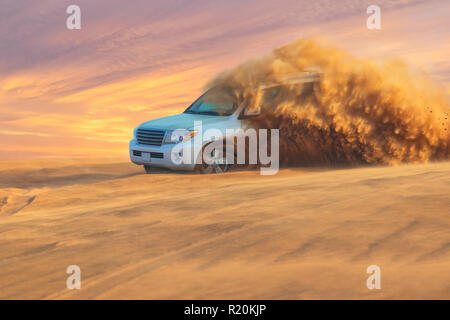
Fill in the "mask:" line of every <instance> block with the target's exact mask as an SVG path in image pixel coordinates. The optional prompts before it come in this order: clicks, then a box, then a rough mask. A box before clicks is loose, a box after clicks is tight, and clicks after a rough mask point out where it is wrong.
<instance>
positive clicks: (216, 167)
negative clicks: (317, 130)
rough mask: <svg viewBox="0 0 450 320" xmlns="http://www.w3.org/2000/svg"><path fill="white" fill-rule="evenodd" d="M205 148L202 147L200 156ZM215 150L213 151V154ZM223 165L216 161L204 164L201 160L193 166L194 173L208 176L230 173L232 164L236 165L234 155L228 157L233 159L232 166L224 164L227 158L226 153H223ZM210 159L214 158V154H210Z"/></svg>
mask: <svg viewBox="0 0 450 320" xmlns="http://www.w3.org/2000/svg"><path fill="white" fill-rule="evenodd" d="M205 148H206V146H204V147H203V149H202V155H203V151H204V150H205ZM214 151H215V150H213V153H214ZM222 155H223V157H222V159H223V163H219V162H218V161H217V162H216V161H214V160H213V162H209V163H208V162H205V161H203V159H202V163H199V164H197V165H196V166H195V172H197V173H201V174H210V173H225V172H228V171H230V170H231V169H232V168H233V167H234V164H235V163H236V159H235V155H234V154H232V155H231V154H230V155H228V157H230V158H231V157H232V158H233V159H234V163H233V164H228V163H226V161H225V160H226V157H227V153H226V151H224V152H223V154H222ZM211 157H212V158H214V154H211Z"/></svg>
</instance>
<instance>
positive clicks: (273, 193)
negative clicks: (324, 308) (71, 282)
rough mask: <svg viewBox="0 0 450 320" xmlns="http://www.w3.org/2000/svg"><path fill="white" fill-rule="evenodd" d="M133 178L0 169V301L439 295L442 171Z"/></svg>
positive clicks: (447, 215) (446, 169) (112, 167)
mask: <svg viewBox="0 0 450 320" xmlns="http://www.w3.org/2000/svg"><path fill="white" fill-rule="evenodd" d="M142 171H143V170H142V168H140V167H137V166H134V165H132V164H129V163H127V162H125V160H102V159H97V160H65V159H59V160H58V159H55V160H32V161H18V162H14V161H0V298H48V299H55V298H57V299H74V298H75V299H78V298H88V299H91V298H97V299H99V298H100V299H101V298H106V299H111V298H113V299H128V298H137V299H144V298H145V299H238V298H239V299H245V298H250V299H303V298H312V299H316V298H331V299H335V298H351V299H359V298H374V299H378V298H388V299H390V298H447V299H449V298H450V272H449V271H450V209H449V208H450V162H445V163H435V164H426V165H410V166H399V167H366V168H355V169H341V170H318V169H314V170H313V169H284V170H281V171H280V172H279V174H277V175H276V176H260V175H259V172H258V171H252V172H234V173H228V174H222V175H193V174H176V173H157V174H154V175H144V174H142ZM73 264H75V265H78V266H80V268H81V273H82V274H81V277H82V282H81V290H68V289H66V278H67V277H68V276H69V275H68V274H66V268H67V266H69V265H73ZM369 265H378V266H380V268H381V289H380V290H368V289H367V287H366V279H367V277H368V276H369V275H368V274H367V273H366V268H367V267H368V266H369Z"/></svg>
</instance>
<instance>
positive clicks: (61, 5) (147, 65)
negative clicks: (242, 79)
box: [0, 0, 450, 159]
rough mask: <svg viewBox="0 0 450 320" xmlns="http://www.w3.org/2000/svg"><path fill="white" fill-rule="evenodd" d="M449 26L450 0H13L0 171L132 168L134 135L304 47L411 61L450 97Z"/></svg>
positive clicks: (0, 112)
mask: <svg viewBox="0 0 450 320" xmlns="http://www.w3.org/2000/svg"><path fill="white" fill-rule="evenodd" d="M72 4H76V5H78V6H79V7H80V8H81V30H69V29H67V27H66V19H67V18H68V16H69V14H67V13H66V8H67V7H68V6H69V5H72ZM372 4H376V5H378V6H379V7H380V8H381V30H369V29H367V27H366V19H367V18H368V16H369V15H368V14H367V13H366V9H367V7H368V6H369V5H372ZM449 17H450V1H447V0H445V1H443V0H437V1H436V0H428V1H426V0H370V1H365V0H341V1H335V0H315V1H304V0H278V1H273V0H151V1H149V0H128V1H124V0H121V1H119V0H95V1H91V0H70V1H67V0H40V1H33V0H2V2H1V3H0V159H22V158H35V157H115V156H127V155H128V142H129V140H130V139H131V137H132V132H133V128H134V127H136V126H137V125H139V124H140V123H142V122H144V121H146V120H150V119H153V118H158V117H163V116H167V115H171V114H176V113H180V112H182V111H183V110H184V109H185V108H186V107H188V106H189V104H190V103H191V102H192V101H193V100H194V99H195V98H196V97H197V96H199V95H200V94H201V93H202V90H203V88H204V86H205V84H206V83H207V82H208V81H209V80H210V79H211V78H213V77H214V76H215V75H217V74H218V73H219V72H222V71H224V70H228V69H230V68H232V67H234V66H236V65H238V64H239V63H242V62H245V61H246V60H248V59H254V58H258V57H261V56H263V55H265V54H268V53H270V51H272V50H273V49H274V48H276V47H278V46H280V45H282V44H284V43H287V42H289V41H292V40H294V39H297V38H301V37H314V38H318V39H320V41H322V42H323V43H326V44H327V45H330V46H335V47H339V48H342V49H344V50H347V51H349V52H350V53H351V54H353V55H355V56H357V57H361V58H369V59H390V58H401V59H404V60H405V61H407V62H408V63H410V64H411V65H412V66H414V67H415V68H417V69H419V70H421V72H423V73H424V74H427V75H429V77H430V78H431V79H432V80H433V81H434V82H435V83H436V85H438V86H440V87H442V88H443V90H445V91H446V92H447V93H448V94H449V95H450V59H448V57H449V56H450V22H449V21H450V19H449Z"/></svg>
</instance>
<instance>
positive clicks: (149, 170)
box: [144, 164, 152, 174]
mask: <svg viewBox="0 0 450 320" xmlns="http://www.w3.org/2000/svg"><path fill="white" fill-rule="evenodd" d="M144 170H145V173H146V174H150V173H151V172H152V169H151V167H150V166H149V165H148V164H144Z"/></svg>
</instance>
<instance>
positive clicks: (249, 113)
mask: <svg viewBox="0 0 450 320" xmlns="http://www.w3.org/2000/svg"><path fill="white" fill-rule="evenodd" d="M259 115H261V108H257V109H250V108H245V109H244V110H242V112H241V114H240V115H239V120H242V119H249V118H254V117H257V116H259Z"/></svg>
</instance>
